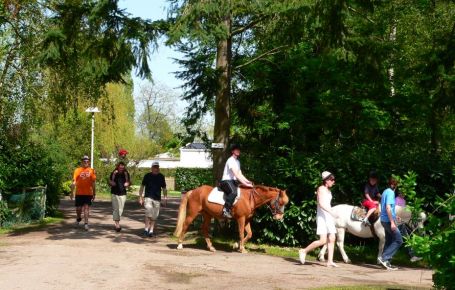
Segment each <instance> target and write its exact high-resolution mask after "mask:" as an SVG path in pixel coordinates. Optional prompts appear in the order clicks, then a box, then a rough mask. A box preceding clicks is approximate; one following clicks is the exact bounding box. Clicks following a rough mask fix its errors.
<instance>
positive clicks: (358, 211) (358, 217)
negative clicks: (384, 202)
mask: <svg viewBox="0 0 455 290" xmlns="http://www.w3.org/2000/svg"><path fill="white" fill-rule="evenodd" d="M367 212H368V210H367V209H366V208H364V207H360V206H354V208H353V209H352V212H351V219H352V220H353V221H359V222H361V221H363V219H364V218H365V217H366V215H367ZM378 219H379V209H376V210H375V211H374V212H373V214H372V215H370V217H369V218H368V221H369V222H370V224H374V223H375V222H376V221H377V220H378Z"/></svg>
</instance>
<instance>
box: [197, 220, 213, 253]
mask: <svg viewBox="0 0 455 290" xmlns="http://www.w3.org/2000/svg"><path fill="white" fill-rule="evenodd" d="M202 218H203V223H202V227H201V229H202V234H203V235H204V238H205V242H206V244H207V249H209V251H210V252H216V250H215V248H214V247H213V245H212V241H211V240H210V236H209V228H210V223H211V221H212V217H211V216H210V215H209V214H207V213H203V214H202Z"/></svg>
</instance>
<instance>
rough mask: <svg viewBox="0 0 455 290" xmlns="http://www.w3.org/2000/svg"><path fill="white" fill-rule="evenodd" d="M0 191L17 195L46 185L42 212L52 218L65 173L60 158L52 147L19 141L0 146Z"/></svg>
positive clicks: (29, 141)
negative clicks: (44, 203)
mask: <svg viewBox="0 0 455 290" xmlns="http://www.w3.org/2000/svg"><path fill="white" fill-rule="evenodd" d="M0 145H3V146H2V147H3V150H1V151H0V185H1V188H0V190H3V191H4V192H6V193H8V192H10V193H15V192H21V191H22V189H23V188H25V187H35V186H47V191H46V211H47V213H48V214H50V215H52V214H53V213H54V212H55V210H56V209H57V206H58V203H59V194H60V192H61V185H62V179H63V176H64V173H65V170H66V168H65V165H64V162H63V158H64V157H63V156H62V155H61V154H58V152H59V151H58V150H54V149H55V148H54V146H52V144H42V143H40V142H34V141H31V140H22V141H21V140H19V141H18V142H17V143H15V144H0Z"/></svg>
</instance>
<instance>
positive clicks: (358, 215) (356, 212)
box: [351, 206, 367, 221]
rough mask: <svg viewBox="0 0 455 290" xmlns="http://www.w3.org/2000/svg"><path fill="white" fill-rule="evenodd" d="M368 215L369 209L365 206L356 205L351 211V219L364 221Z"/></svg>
mask: <svg viewBox="0 0 455 290" xmlns="http://www.w3.org/2000/svg"><path fill="white" fill-rule="evenodd" d="M366 215H367V211H366V210H365V209H364V208H363V207H358V206H354V208H353V209H352V212H351V219H352V220H353V221H363V219H364V218H365V216H366Z"/></svg>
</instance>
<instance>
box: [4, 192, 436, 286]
mask: <svg viewBox="0 0 455 290" xmlns="http://www.w3.org/2000/svg"><path fill="white" fill-rule="evenodd" d="M178 202H179V199H173V200H171V201H170V203H169V205H168V208H166V209H164V210H163V211H162V216H161V220H160V221H159V223H160V225H161V226H160V227H159V228H158V230H157V232H158V237H157V238H154V239H144V238H142V237H141V236H140V235H141V233H142V231H143V223H142V220H143V212H142V210H141V209H140V208H139V207H138V205H136V204H135V203H132V202H130V203H127V206H126V209H125V217H124V218H123V220H122V222H123V230H122V232H121V233H116V232H115V231H114V230H113V226H112V221H111V217H112V216H111V207H110V202H107V201H99V202H96V203H95V205H94V207H93V210H92V217H91V229H90V231H89V232H85V231H84V230H83V228H77V227H76V226H75V225H74V220H75V213H74V209H73V207H72V202H71V201H69V200H62V202H61V209H62V211H63V212H64V214H65V217H66V219H65V221H64V222H63V223H61V224H58V225H53V226H49V227H47V228H45V229H40V230H36V231H32V232H27V233H20V234H11V235H3V236H0V289H66V290H68V289H254V288H256V289H307V288H313V287H322V286H336V285H357V284H361V285H379V284H382V285H390V286H392V285H393V286H394V289H396V288H400V285H401V286H412V287H419V288H420V287H421V288H430V287H431V285H432V282H431V274H432V273H431V271H429V270H425V269H407V268H402V269H400V270H398V271H394V272H389V271H385V270H382V269H381V268H379V267H378V266H376V265H345V264H342V263H339V265H340V268H337V269H328V268H326V267H325V266H324V264H323V263H318V262H312V263H311V262H310V263H308V264H305V265H300V264H299V263H298V261H297V260H295V259H289V258H280V257H272V256H267V255H262V254H254V253H249V254H240V253H237V252H230V251H229V252H226V251H218V252H216V253H211V252H208V251H206V250H205V249H203V248H197V247H194V246H193V247H191V245H187V247H186V248H185V249H184V250H182V251H177V250H176V249H175V248H176V243H175V241H173V240H172V239H170V238H169V237H168V234H167V233H166V232H165V231H164V227H163V226H162V225H166V227H168V228H172V227H173V226H174V223H175V222H174V218H175V217H176V208H177V207H178Z"/></svg>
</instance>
